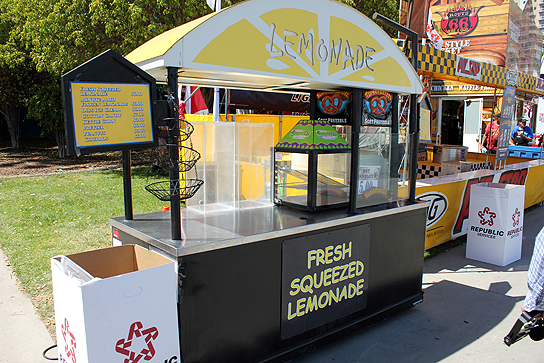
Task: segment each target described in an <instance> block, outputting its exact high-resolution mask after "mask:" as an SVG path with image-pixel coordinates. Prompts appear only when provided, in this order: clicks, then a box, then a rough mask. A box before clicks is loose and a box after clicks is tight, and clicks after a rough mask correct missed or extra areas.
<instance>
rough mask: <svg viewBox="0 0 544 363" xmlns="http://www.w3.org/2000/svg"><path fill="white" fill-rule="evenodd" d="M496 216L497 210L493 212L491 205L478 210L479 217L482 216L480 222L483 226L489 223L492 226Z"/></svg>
mask: <svg viewBox="0 0 544 363" xmlns="http://www.w3.org/2000/svg"><path fill="white" fill-rule="evenodd" d="M496 216H497V214H495V212H491V211H490V210H489V207H485V208H484V210H483V211H480V212H478V217H480V224H481V225H482V226H485V225H486V224H487V225H489V226H490V227H491V226H492V225H493V218H495V217H496Z"/></svg>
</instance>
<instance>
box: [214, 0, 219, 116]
mask: <svg viewBox="0 0 544 363" xmlns="http://www.w3.org/2000/svg"><path fill="white" fill-rule="evenodd" d="M219 10H221V0H216V2H215V11H219ZM220 99H221V97H220V94H219V87H214V88H213V120H214V121H219V112H220V110H219V101H220Z"/></svg>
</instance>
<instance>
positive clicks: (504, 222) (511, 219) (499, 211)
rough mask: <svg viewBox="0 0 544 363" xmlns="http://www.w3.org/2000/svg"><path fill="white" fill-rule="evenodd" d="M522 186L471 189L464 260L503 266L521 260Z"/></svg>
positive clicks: (486, 186) (523, 189) (481, 186)
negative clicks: (468, 259)
mask: <svg viewBox="0 0 544 363" xmlns="http://www.w3.org/2000/svg"><path fill="white" fill-rule="evenodd" d="M524 200H525V186H523V185H513V184H502V183H479V184H474V185H473V186H472V189H471V197H470V206H469V217H468V232H467V249H466V257H467V258H470V259H473V260H477V261H482V262H487V263H491V264H494V265H498V266H506V265H509V264H510V263H512V262H514V261H517V260H519V259H520V258H521V239H522V235H523V209H524Z"/></svg>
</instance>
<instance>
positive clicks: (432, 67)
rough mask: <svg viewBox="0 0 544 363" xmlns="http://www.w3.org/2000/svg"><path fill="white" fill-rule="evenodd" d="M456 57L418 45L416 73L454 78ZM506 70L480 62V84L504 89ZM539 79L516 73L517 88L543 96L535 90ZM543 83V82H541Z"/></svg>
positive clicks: (542, 93) (408, 45)
mask: <svg viewBox="0 0 544 363" xmlns="http://www.w3.org/2000/svg"><path fill="white" fill-rule="evenodd" d="M406 46H407V48H408V59H410V55H411V52H412V50H411V49H410V48H411V47H410V42H408V43H407V44H406ZM456 62H457V56H456V55H455V54H451V53H448V52H444V51H441V50H438V49H435V48H433V47H430V46H426V45H419V54H418V71H420V72H429V73H434V74H435V75H436V76H437V78H439V77H440V75H445V76H451V77H455V67H456ZM507 71H508V69H506V68H504V67H499V66H496V65H494V64H491V63H485V62H482V78H481V82H484V83H486V84H487V85H488V86H490V87H499V88H504V87H505V86H507V84H506V73H507ZM538 80H539V78H537V77H533V76H530V75H528V74H526V73H523V72H518V83H517V86H516V87H517V88H518V89H519V90H522V91H528V92H530V93H537V94H540V95H544V92H542V91H537V90H536V84H537V82H538ZM543 82H544V81H543Z"/></svg>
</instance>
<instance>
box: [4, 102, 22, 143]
mask: <svg viewBox="0 0 544 363" xmlns="http://www.w3.org/2000/svg"><path fill="white" fill-rule="evenodd" d="M0 113H1V114H2V115H4V118H5V119H6V123H7V124H8V130H9V136H10V138H11V147H12V148H14V149H18V148H19V137H20V136H21V128H20V127H19V124H20V117H19V116H20V112H19V107H10V106H8V105H6V104H3V105H0Z"/></svg>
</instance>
